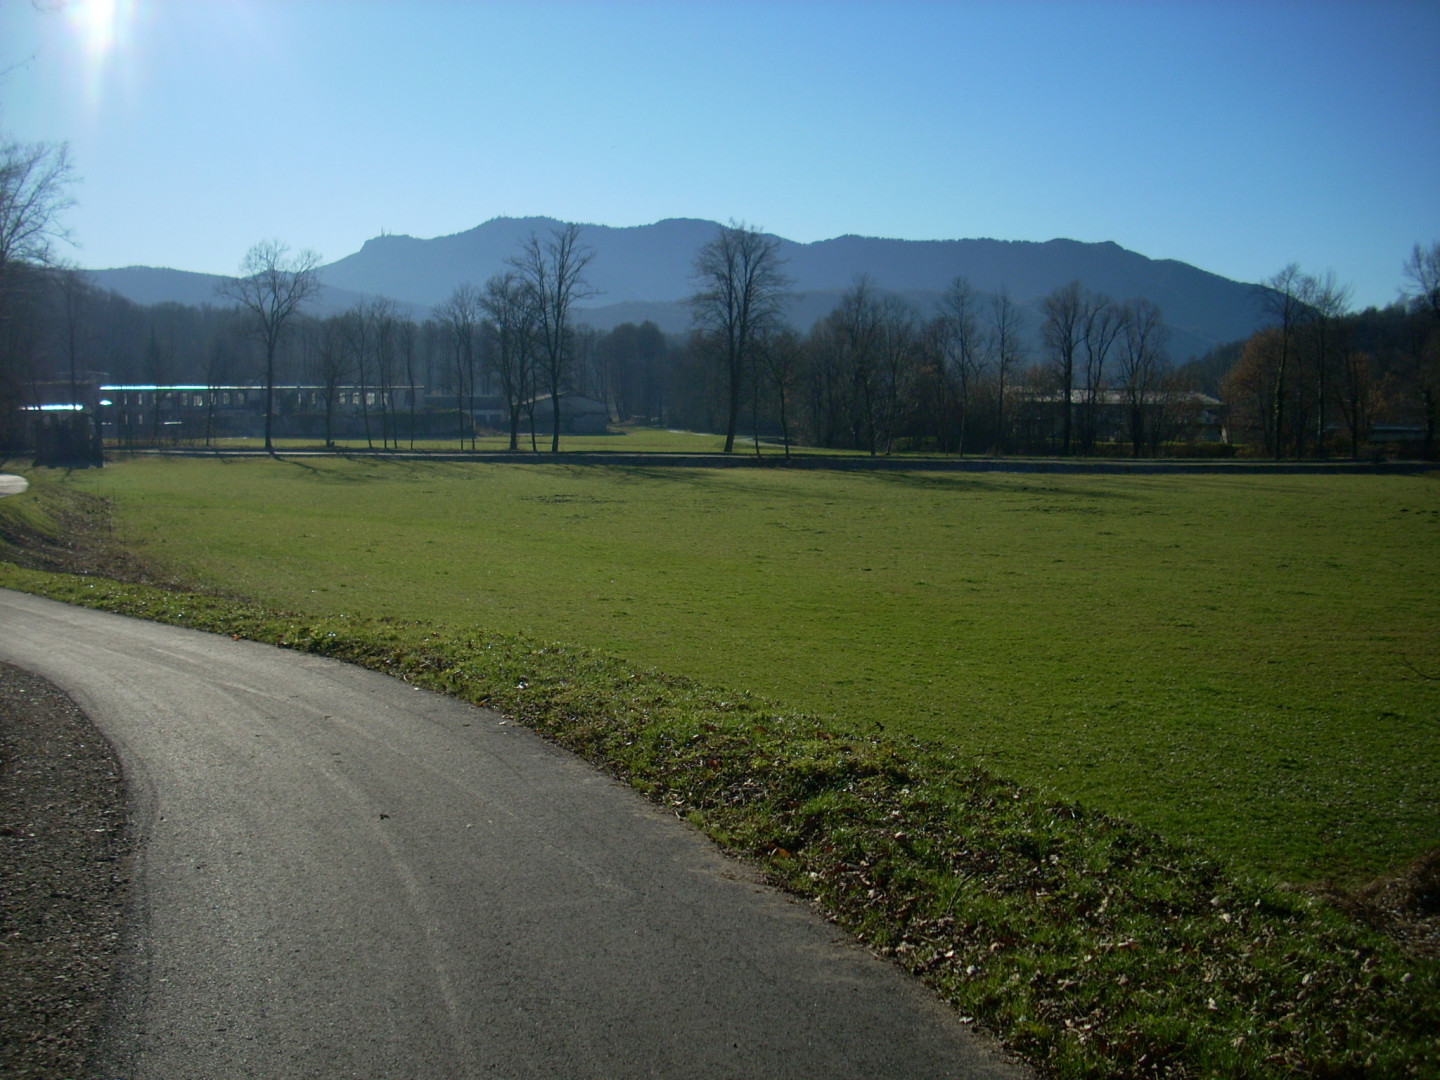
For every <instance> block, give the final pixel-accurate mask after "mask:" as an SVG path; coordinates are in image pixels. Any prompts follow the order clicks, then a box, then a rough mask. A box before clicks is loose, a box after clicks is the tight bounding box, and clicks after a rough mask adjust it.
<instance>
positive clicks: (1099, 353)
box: [1080, 293, 1126, 454]
mask: <svg viewBox="0 0 1440 1080" xmlns="http://www.w3.org/2000/svg"><path fill="white" fill-rule="evenodd" d="M1082 314H1083V318H1082V325H1081V337H1082V340H1083V342H1084V345H1085V362H1084V364H1083V368H1084V370H1083V371H1082V381H1083V382H1084V393H1083V395H1082V397H1081V399H1080V407H1081V420H1082V423H1081V425H1080V445H1081V448H1082V450H1083V452H1084V453H1086V454H1089V453H1092V452H1093V451H1094V449H1095V440H1096V438H1097V437H1098V430H1097V429H1098V427H1099V417H1098V413H1099V400H1100V394H1101V393H1102V391H1103V390H1104V389H1105V379H1106V371H1107V368H1108V365H1109V363H1110V353H1111V350H1112V349H1113V348H1114V347H1115V342H1116V341H1117V340H1118V339H1119V337H1120V335H1121V334H1122V333H1124V331H1125V325H1126V317H1125V312H1124V310H1123V309H1122V308H1121V307H1120V306H1119V305H1118V304H1116V303H1115V302H1114V301H1113V300H1111V299H1110V298H1109V297H1108V296H1103V295H1101V294H1099V293H1087V294H1086V295H1085V300H1084V307H1083V313H1082Z"/></svg>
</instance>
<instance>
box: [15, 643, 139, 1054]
mask: <svg viewBox="0 0 1440 1080" xmlns="http://www.w3.org/2000/svg"><path fill="white" fill-rule="evenodd" d="M133 853H134V842H133V837H132V835H131V830H130V828H129V826H128V823H127V817H126V809H125V792H124V783H123V779H122V777H121V772H120V763H119V761H118V759H117V758H116V756H115V752H114V750H113V749H112V748H111V746H110V744H109V743H108V742H106V741H105V739H104V738H103V737H102V736H101V735H100V733H99V732H98V731H96V730H95V728H94V727H93V726H92V725H91V723H90V721H89V720H88V719H86V717H85V715H84V714H83V713H82V712H81V711H80V709H79V708H78V707H77V706H76V705H75V703H74V702H72V701H71V700H70V699H69V698H68V697H66V696H65V695H64V694H62V693H61V692H60V691H59V690H57V689H56V688H55V687H53V686H52V685H50V683H48V682H46V681H45V680H44V679H41V678H39V677H38V676H35V675H31V674H29V673H28V672H25V671H22V670H20V669H19V668H15V667H11V666H10V665H8V664H0V896H3V898H4V902H3V904H0V1075H4V1076H7V1077H12V1076H13V1077H35V1078H42V1077H43V1078H47V1080H48V1078H51V1077H54V1078H59V1077H74V1076H80V1075H84V1074H85V1071H86V1065H87V1063H88V1062H89V1061H90V1059H91V1057H92V1056H93V1054H94V1053H95V1051H96V1049H97V1045H98V1042H99V1037H100V1032H101V1030H102V1029H103V1026H104V1022H105V1018H106V1014H107V1009H108V1006H109V1003H110V1001H111V998H112V995H113V992H114V990H115V987H116V973H117V959H118V955H119V949H120V944H121V933H122V927H123V925H124V918H125V912H126V906H127V903H128V901H129V896H130V873H131V864H132V856H133Z"/></svg>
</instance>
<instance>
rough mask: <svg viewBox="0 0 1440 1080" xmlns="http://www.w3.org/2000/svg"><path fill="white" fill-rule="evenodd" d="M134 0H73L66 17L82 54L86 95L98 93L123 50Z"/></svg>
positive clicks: (91, 98)
mask: <svg viewBox="0 0 1440 1080" xmlns="http://www.w3.org/2000/svg"><path fill="white" fill-rule="evenodd" d="M136 5H137V0H72V2H71V3H68V4H66V5H65V9H64V10H65V17H66V20H67V21H68V22H69V24H70V29H71V31H72V32H73V33H74V34H75V37H76V39H77V40H78V42H79V44H80V48H81V51H82V52H83V54H84V78H85V85H86V91H87V96H88V97H89V99H90V101H91V103H92V104H93V103H94V102H95V101H96V100H97V99H98V98H99V96H100V93H101V88H102V86H103V85H104V83H105V81H106V73H107V72H108V71H109V70H110V69H111V67H112V66H113V65H114V64H115V62H116V61H117V60H118V59H119V58H120V55H121V54H122V53H123V52H124V51H125V48H126V46H127V44H128V38H129V34H130V30H131V27H132V26H133V25H134V22H135V14H136V11H135V9H136Z"/></svg>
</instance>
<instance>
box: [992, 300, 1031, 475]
mask: <svg viewBox="0 0 1440 1080" xmlns="http://www.w3.org/2000/svg"><path fill="white" fill-rule="evenodd" d="M1023 325H1024V316H1023V315H1022V314H1021V311H1020V309H1019V308H1018V307H1017V306H1016V304H1015V301H1014V300H1012V299H1011V298H1010V290H1009V289H1007V288H1005V286H1003V285H1002V286H1001V287H1000V291H999V292H997V293H996V294H995V295H994V296H992V297H991V298H990V328H989V329H990V332H989V337H988V340H987V342H986V346H987V351H988V352H989V357H990V364H991V366H992V367H993V368H994V370H995V378H996V393H995V448H996V450H997V451H998V452H999V454H1000V456H1001V457H1004V456H1005V395H1006V393H1007V392H1008V390H1009V382H1010V377H1011V375H1012V373H1013V372H1014V370H1015V368H1016V366H1017V365H1018V364H1019V363H1020V362H1021V361H1022V360H1023V359H1024V348H1023V346H1022V345H1021V342H1020V331H1021V329H1022V327H1023Z"/></svg>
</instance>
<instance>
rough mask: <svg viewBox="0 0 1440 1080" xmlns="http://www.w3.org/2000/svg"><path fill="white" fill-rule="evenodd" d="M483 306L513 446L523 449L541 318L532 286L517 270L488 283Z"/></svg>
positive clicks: (492, 364) (490, 354)
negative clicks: (526, 406)
mask: <svg viewBox="0 0 1440 1080" xmlns="http://www.w3.org/2000/svg"><path fill="white" fill-rule="evenodd" d="M480 307H481V308H482V309H483V310H484V312H485V314H486V315H487V316H488V320H487V322H488V326H489V329H490V334H489V345H490V348H489V349H488V362H489V366H490V370H491V371H493V372H494V373H495V377H496V378H497V379H499V380H500V389H501V391H502V392H503V393H504V394H505V407H506V410H507V411H508V413H509V421H510V449H511V450H518V449H520V410H521V407H522V405H523V404H524V402H525V400H526V399H527V398H529V397H533V396H534V386H535V381H534V378H535V371H534V362H535V330H536V323H537V322H538V319H539V310H538V305H537V304H536V297H535V293H534V292H533V290H531V289H530V287H529V286H528V285H527V284H526V282H525V280H524V279H523V278H521V277H520V275H519V274H517V273H515V272H514V271H509V272H506V273H503V274H496V275H495V276H494V277H492V278H491V279H490V280H489V281H487V282H486V283H485V290H484V292H482V293H481V294H480Z"/></svg>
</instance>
